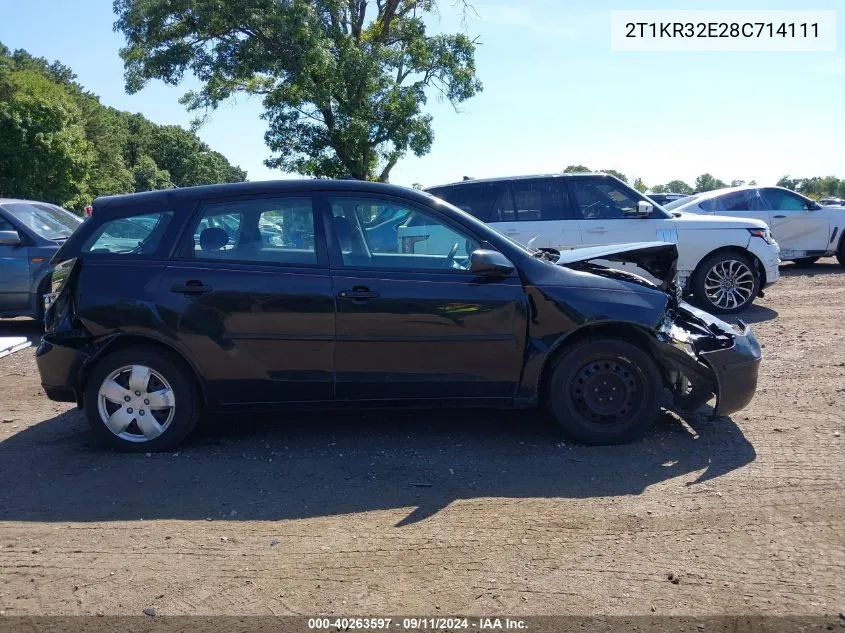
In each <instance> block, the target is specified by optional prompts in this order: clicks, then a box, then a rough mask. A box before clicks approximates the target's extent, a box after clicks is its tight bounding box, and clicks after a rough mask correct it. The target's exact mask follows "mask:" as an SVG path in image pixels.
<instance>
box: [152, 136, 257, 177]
mask: <svg viewBox="0 0 845 633" xmlns="http://www.w3.org/2000/svg"><path fill="white" fill-rule="evenodd" d="M145 149H146V150H147V152H148V153H149V155H150V156H154V157H155V162H156V164H157V165H158V167H159V168H160V169H163V170H166V171H167V172H168V173H169V175H170V180H171V181H172V182H173V184H175V185H176V186H177V187H191V186H194V185H201V184H206V183H219V182H239V181H242V180H244V179H245V178H246V172H244V171H243V170H242V169H239V168H237V167H232V166H231V165H229V163H228V161H226V159H225V158H223V156H222V155H221V154H219V153H217V152H212V151H211V149H210V148H209V147H208V145H206V144H205V143H203V142H202V141H200V140H199V138H197V136H196V134H194V133H192V132H189V131H188V130H185V129H183V128H181V127H179V126H176V125H164V126H158V127H155V128H153V129H151V130H150V134H149V139H148V146H147V147H146V148H145Z"/></svg>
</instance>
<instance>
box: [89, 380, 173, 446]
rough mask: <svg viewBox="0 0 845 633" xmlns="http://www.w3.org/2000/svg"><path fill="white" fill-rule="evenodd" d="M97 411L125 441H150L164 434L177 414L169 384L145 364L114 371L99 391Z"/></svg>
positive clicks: (109, 428)
mask: <svg viewBox="0 0 845 633" xmlns="http://www.w3.org/2000/svg"><path fill="white" fill-rule="evenodd" d="M97 410H98V411H99V414H100V419H101V420H102V422H103V424H105V426H106V428H107V429H108V430H109V431H111V432H112V433H113V434H114V435H116V436H117V437H119V438H120V439H122V440H126V441H129V442H149V441H151V440H154V439H156V438H157V437H159V436H160V435H161V434H162V433H164V432H165V431H166V430H167V428H168V427H169V426H170V423H171V422H172V421H173V416H174V415H175V413H176V398H175V396H174V393H173V388H172V387H171V386H170V383H168V382H167V380H166V379H165V378H164V376H162V375H161V374H159V373H158V372H157V371H155V370H153V369H150V368H149V367H147V366H146V365H126V366H123V367H120V368H118V369H116V370H114V371H113V372H111V373H110V374H109V375H108V376H107V377H106V379H105V380H103V382H102V383H101V384H100V388H99V390H98V392H97Z"/></svg>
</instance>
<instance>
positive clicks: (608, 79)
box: [0, 0, 845, 186]
mask: <svg viewBox="0 0 845 633" xmlns="http://www.w3.org/2000/svg"><path fill="white" fill-rule="evenodd" d="M839 2H840V0H819V1H817V2H814V3H812V5H811V6H806V5H805V4H804V3H798V2H795V1H794V0H793V2H782V1H779V0H767V1H759V0H746V2H744V3H743V4H742V5H741V6H737V5H736V3H735V2H721V1H717V0H708V1H707V2H701V1H699V2H688V1H685V0H675V1H674V2H668V1H666V2H655V1H648V0H640V1H638V2H631V1H624V0H617V1H616V2H604V1H602V0H524V1H523V2H516V1H512V2H507V1H506V0H473V4H474V6H475V9H476V12H477V14H478V15H477V16H475V15H470V17H469V19H468V20H467V22H466V25H465V28H466V30H467V32H468V33H469V34H470V35H473V36H477V37H478V38H479V40H480V42H481V46H480V47H479V48H478V51H477V64H478V74H479V77H480V78H481V79H482V81H483V82H484V85H485V89H484V92H483V93H481V94H480V95H479V96H477V97H475V98H473V99H471V100H470V101H468V102H466V103H464V104H462V105H461V106H460V111H459V112H455V111H454V109H453V108H452V107H451V106H450V105H449V104H448V103H442V102H440V101H438V99H436V98H435V97H432V99H430V101H429V111H430V112H431V113H432V114H433V115H434V130H435V142H434V147H433V148H432V151H431V152H430V153H429V154H428V155H426V156H424V157H421V158H416V157H413V156H411V157H408V158H406V159H405V160H403V161H402V162H400V163H399V165H397V167H396V168H395V169H394V170H393V173H392V177H391V181H392V182H394V183H397V184H403V185H410V184H412V183H414V182H420V183H422V184H423V185H426V186H429V185H434V184H438V183H443V182H451V181H453V180H460V178H461V177H462V176H464V175H468V176H475V177H489V176H500V175H509V174H529V173H543V172H553V171H560V170H561V169H563V168H564V167H565V166H567V165H569V164H573V163H579V164H584V165H587V166H588V167H590V168H592V169H606V168H612V169H618V170H619V171H622V172H623V173H625V174H627V175H628V176H629V178H632V177H635V176H639V177H641V178H643V179H644V180H645V182H646V183H648V184H656V183H663V182H666V181H668V180H671V179H674V178H680V179H682V180H686V181H688V182H691V181H693V180H694V179H695V177H696V176H697V175H699V174H701V173H702V172H704V171H710V172H711V173H713V174H714V175H715V176H716V177H718V178H721V179H723V180H726V181H729V180H731V179H733V178H741V179H744V180H751V179H756V180H757V181H758V182H759V183H761V184H763V183H774V182H775V181H776V180H777V179H778V178H779V177H780V176H782V175H784V174H791V175H793V176H811V175H830V174H833V175H837V176H839V177H845V107H843V104H845V9H843V10H842V11H840V12H839V14H838V15H837V23H838V24H837V33H838V46H837V51H836V52H827V53H810V52H803V53H701V52H696V53H643V52H611V50H610V40H609V33H610V14H609V11H610V10H611V9H629V10H630V9H702V8H706V9H719V8H723V9H735V8H743V9H799V8H800V9H836V8H837V4H839ZM0 16H2V18H1V19H0V42H3V43H4V44H5V45H6V46H8V47H9V48H11V49H16V48H25V49H27V50H28V51H29V52H30V53H32V54H34V55H37V56H43V57H47V58H48V59H58V60H60V61H62V62H63V63H64V64H66V65H68V66H70V67H71V68H73V70H74V71H75V72H76V74H77V75H78V77H79V81H80V82H81V83H82V84H83V85H84V86H86V87H87V88H88V89H89V90H91V91H92V92H94V93H96V94H98V95H99V96H100V98H101V100H102V102H103V103H105V104H107V105H110V106H114V107H116V108H120V109H124V110H130V111H133V112H141V113H143V114H144V115H145V116H147V117H148V118H150V119H152V120H153V121H156V122H158V123H168V124H181V125H187V124H188V122H189V121H190V118H191V116H190V115H189V114H188V113H187V112H186V111H185V110H184V108H183V107H182V106H181V105H180V104H179V103H178V98H179V96H180V95H181V94H182V93H183V92H184V91H185V89H186V86H181V87H171V86H165V85H164V84H162V83H160V82H153V83H151V84H150V85H149V86H148V87H147V88H146V89H144V90H143V91H142V92H140V93H139V94H136V95H131V96H130V95H127V94H126V93H125V92H124V84H123V65H122V61H121V60H120V57H119V56H118V49H119V48H120V46H121V45H122V44H123V40H122V37H121V35H120V34H118V33H115V32H113V30H112V24H113V22H114V16H113V14H112V11H111V0H76V1H72V0H28V1H27V2H15V1H14V0H0ZM431 26H432V28H435V29H442V30H450V31H454V30H457V29H461V28H462V26H461V22H460V20H459V17H458V15H457V14H456V13H455V11H454V10H453V5H452V2H451V0H441V15H440V17H439V18H437V19H434V20H432V25H431ZM260 113H261V107H260V103H259V102H258V101H257V100H252V99H249V98H246V97H240V98H238V99H237V100H235V101H233V102H231V103H227V104H224V105H223V106H221V107H220V109H219V110H218V111H216V112H215V113H214V114H213V115H212V117H211V119H210V121H209V122H208V123H206V125H205V126H204V127H203V128H202V129H201V130H200V136H201V137H202V138H203V140H205V141H206V142H207V143H208V144H209V145H210V146H211V147H212V148H214V149H216V150H218V151H220V152H222V153H223V154H225V155H226V156H227V157H228V158H229V159H230V160H231V161H232V162H233V163H236V164H238V165H240V166H241V167H243V168H244V169H246V170H247V172H248V174H249V178H250V179H251V180H266V179H271V178H279V177H286V175H285V174H283V173H281V172H279V171H275V170H270V169H268V168H266V167H264V165H263V160H264V158H266V157H267V156H268V155H269V152H268V150H267V148H266V147H265V145H264V140H263V136H264V131H265V125H264V122H263V121H261V120H260V119H259V114H260Z"/></svg>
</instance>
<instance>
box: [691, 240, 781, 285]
mask: <svg viewBox="0 0 845 633" xmlns="http://www.w3.org/2000/svg"><path fill="white" fill-rule="evenodd" d="M722 253H736V254H737V255H742V256H744V257H747V258H748V259H750V260H751V261H752V262H753V263H754V267H755V268H756V269H757V275H758V276H759V277H760V288H762V287H763V286H765V285H766V283H767V280H766V267H765V266H763V262H761V261H760V258H759V257H757V256H756V255H755V254H754V253H752V252H751V251H749V250H748V249H747V248H742V247H741V246H722V247H721V248H717V249H715V250H712V251H710V252H709V253H707V254H706V255H705V256H704V257H702V258H701V260H700V261H699V262H698V265H697V266H696V267H695V270H694V271H693V273H692V275H690V281H689V287H688V290H690V291H691V290H692V282H693V279H694V278H695V277H696V276H698V275H699V274H701V272H702V271H701V263H702V262H703V261H704V260H706V259H707V258H708V257H711V256H712V255H721V254H722Z"/></svg>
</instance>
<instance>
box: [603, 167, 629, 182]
mask: <svg viewBox="0 0 845 633" xmlns="http://www.w3.org/2000/svg"><path fill="white" fill-rule="evenodd" d="M599 171H601V172H602V173H605V174H610V175H611V176H616V177H617V178H618V179H619V180H621V181H622V182H628V178H627V177H626V176H625V174H623V173H622V172H621V171H616V170H615V169H600V170H599Z"/></svg>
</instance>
